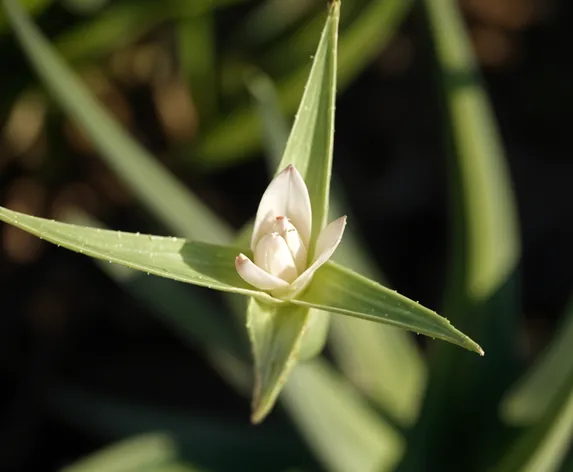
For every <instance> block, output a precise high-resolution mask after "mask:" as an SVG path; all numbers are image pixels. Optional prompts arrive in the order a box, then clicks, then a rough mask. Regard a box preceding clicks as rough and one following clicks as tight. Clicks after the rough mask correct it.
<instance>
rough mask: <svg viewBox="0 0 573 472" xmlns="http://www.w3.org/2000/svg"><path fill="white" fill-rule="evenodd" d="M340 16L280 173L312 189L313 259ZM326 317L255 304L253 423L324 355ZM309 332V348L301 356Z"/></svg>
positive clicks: (325, 41) (326, 168)
mask: <svg viewBox="0 0 573 472" xmlns="http://www.w3.org/2000/svg"><path fill="white" fill-rule="evenodd" d="M339 15H340V2H339V1H338V0H337V1H334V2H333V3H332V4H331V6H330V7H329V12H328V16H327V19H326V24H325V26H324V30H323V32H322V36H321V38H320V42H319V44H318V48H317V50H316V54H315V56H314V61H313V64H312V68H311V71H310V75H309V78H308V82H307V84H306V87H305V91H304V93H303V97H302V100H301V103H300V106H299V111H298V113H297V117H296V119H295V122H294V125H293V128H292V130H291V133H290V135H289V138H288V141H287V144H286V148H285V151H284V154H283V157H282V159H281V162H280V164H279V166H278V169H277V173H278V172H280V171H281V170H283V169H284V168H285V167H286V166H288V165H290V164H292V165H294V166H295V167H296V168H297V169H298V171H299V172H300V173H301V175H302V177H303V178H304V180H305V182H306V185H307V187H308V190H309V195H310V201H311V205H312V217H313V220H312V237H311V243H310V244H311V245H310V248H309V258H312V251H313V249H314V242H315V241H316V239H317V237H318V234H319V233H320V230H321V229H322V228H323V227H324V226H325V221H326V217H327V214H328V199H329V193H330V174H331V168H332V146H333V139H334V100H335V95H336V44H337V40H338V38H337V32H338V20H339ZM328 316H329V315H328V313H319V312H316V311H315V310H309V309H308V308H300V307H293V306H292V305H290V306H287V307H278V306H264V305H262V304H261V303H259V302H256V301H251V303H250V305H249V310H248V317H247V328H248V330H249V337H250V339H251V344H252V346H253V353H254V357H255V379H256V381H255V390H254V394H253V421H254V422H259V421H261V420H262V419H263V418H264V416H265V415H266V414H267V413H268V412H269V411H270V409H271V407H272V406H273V404H274V402H275V401H276V398H277V396H278V394H279V392H280V390H281V388H282V386H283V384H284V382H285V379H286V377H287V375H288V374H289V373H290V371H291V370H292V367H293V366H294V363H295V360H296V359H298V358H299V357H300V356H301V354H302V355H304V356H305V357H309V356H312V355H316V354H317V353H318V352H320V350H321V349H322V347H323V346H324V342H325V339H326V332H327V329H328ZM311 321H312V323H310V322H311ZM309 325H310V326H309ZM307 329H308V333H307V336H308V338H307V339H306V340H305V346H306V349H304V350H303V351H302V352H301V347H302V342H301V341H302V339H303V334H304V333H305V331H307ZM307 336H305V337H307Z"/></svg>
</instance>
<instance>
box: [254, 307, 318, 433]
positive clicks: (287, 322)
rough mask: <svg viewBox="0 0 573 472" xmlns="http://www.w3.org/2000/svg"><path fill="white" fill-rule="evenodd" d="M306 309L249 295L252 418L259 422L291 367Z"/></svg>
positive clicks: (298, 343) (295, 354)
mask: <svg viewBox="0 0 573 472" xmlns="http://www.w3.org/2000/svg"><path fill="white" fill-rule="evenodd" d="M308 311H309V310H308V308H306V307H297V306H293V305H279V306H277V305H268V304H265V303H261V302H260V301H258V300H256V299H254V298H251V299H250V301H249V307H248V309H247V329H248V332H249V337H250V339H251V345H252V348H253V357H254V360H255V385H254V389H253V406H252V416H251V421H252V422H253V423H260V422H261V421H262V420H263V419H264V418H265V417H266V416H267V414H268V413H269V412H270V411H271V409H272V407H273V406H274V404H275V402H276V400H277V397H278V395H279V393H280V391H281V390H282V388H283V386H284V383H285V382H286V379H287V378H288V376H289V374H290V373H291V371H292V369H293V368H294V366H295V364H296V360H297V353H298V351H299V349H300V345H301V341H302V337H303V334H304V328H305V326H306V324H307V319H308Z"/></svg>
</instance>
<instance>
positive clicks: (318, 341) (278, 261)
mask: <svg viewBox="0 0 573 472" xmlns="http://www.w3.org/2000/svg"><path fill="white" fill-rule="evenodd" d="M3 4H4V7H5V11H6V13H7V16H8V18H9V19H10V21H11V23H12V24H13V25H14V27H15V32H16V34H17V36H18V38H19V40H20V42H21V43H22V46H23V48H24V49H25V51H26V53H27V54H28V57H29V58H30V60H31V61H32V63H33V65H34V66H35V68H36V70H37V71H38V73H39V74H40V75H41V76H42V78H43V79H44V80H45V81H46V82H47V83H49V84H51V90H52V92H53V93H54V94H55V95H56V96H57V97H59V99H60V101H61V102H62V103H63V104H64V105H65V106H66V109H67V110H69V111H70V112H71V113H72V115H73V116H74V117H75V118H76V119H77V121H78V122H79V124H80V125H81V126H82V127H83V128H84V129H86V130H88V131H89V133H90V135H91V136H92V137H93V136H96V137H98V139H97V140H96V142H97V143H99V144H98V146H99V149H100V151H101V152H102V153H103V154H107V155H116V156H117V155H120V154H122V153H124V154H126V155H127V154H130V152H129V151H133V149H134V146H133V144H130V143H128V140H127V139H126V138H124V137H123V136H121V135H120V134H119V133H118V132H117V129H116V128H114V125H112V124H110V120H108V119H99V120H92V119H90V117H89V115H88V113H87V112H86V110H87V109H88V108H90V107H91V108H96V109H97V104H94V103H93V102H92V101H90V100H91V99H90V98H89V97H87V94H86V92H85V90H84V89H83V86H82V84H81V83H80V82H78V81H77V79H76V78H75V77H74V76H73V74H72V73H71V72H70V71H69V70H67V68H66V65H65V64H64V63H63V62H62V61H61V59H60V58H59V57H58V56H57V54H56V53H55V52H54V51H53V50H52V49H50V47H49V46H47V45H46V43H45V40H44V39H43V38H42V37H41V34H40V32H39V31H38V30H37V28H35V27H34V25H33V24H32V23H31V22H30V21H29V19H28V18H27V17H26V16H25V15H24V14H23V12H22V11H21V9H20V8H19V7H18V5H17V2H14V1H12V0H3ZM339 11H340V2H339V0H334V1H332V2H330V5H329V11H328V16H327V19H326V24H325V27H324V29H323V32H322V36H321V39H320V42H319V45H318V49H317V51H316V54H315V56H314V60H313V64H312V68H311V71H310V75H309V78H308V81H307V83H306V87H305V91H304V94H303V97H302V100H301V103H300V106H299V111H298V113H297V116H296V119H295V122H294V125H293V127H292V130H291V133H290V135H289V139H288V142H287V145H286V148H285V150H284V153H283V156H282V159H281V162H280V164H279V166H278V170H277V174H276V175H275V177H274V179H273V180H272V182H271V183H270V185H269V186H268V188H267V190H266V192H265V193H264V194H263V196H262V199H261V202H260V205H259V208H258V211H257V215H256V218H255V222H254V225H253V230H252V233H250V248H248V247H244V246H249V244H248V242H247V243H246V244H244V245H243V244H242V243H241V242H239V243H237V245H236V246H223V245H215V244H207V243H201V242H195V241H189V240H186V239H181V238H175V237H160V236H150V235H142V234H139V233H137V234H132V233H124V232H118V231H108V230H101V229H97V228H90V227H85V226H78V225H70V224H66V223H60V222H56V221H52V220H46V219H42V218H38V217H34V216H29V215H25V214H23V213H19V212H16V211H12V210H8V209H6V208H2V207H0V219H1V220H3V221H4V222H6V223H8V224H11V225H14V226H16V227H18V228H21V229H23V230H24V231H27V232H29V233H32V234H35V235H37V236H39V237H41V238H43V239H45V240H47V241H50V242H52V243H54V244H57V245H60V246H62V247H65V248H68V249H71V250H73V251H76V252H78V253H81V254H84V255H87V256H91V257H94V258H98V259H103V260H106V261H109V262H113V263H117V264H122V265H124V266H127V267H130V268H133V269H137V270H140V271H144V272H146V273H149V274H154V275H157V276H162V277H166V278H170V279H173V280H177V281H181V282H186V283H190V284H195V285H198V286H202V287H207V288H209V289H213V290H220V291H223V292H231V293H236V294H241V295H244V296H246V297H248V299H249V303H248V307H247V318H246V319H247V323H246V324H247V330H248V333H249V338H250V341H251V346H252V352H253V358H254V364H255V365H254V370H255V376H254V377H255V386H254V393H253V415H252V420H253V421H254V422H259V421H261V420H262V419H263V418H264V417H265V416H266V415H267V414H268V412H269V411H270V410H271V408H272V406H273V405H274V403H275V402H276V399H277V397H278V395H279V393H280V391H281V389H282V386H283V385H284V383H285V382H286V381H287V378H288V374H289V373H290V371H291V370H292V369H293V368H294V366H295V365H296V362H297V361H303V360H305V359H308V358H310V357H312V356H313V355H316V354H317V353H318V352H320V350H321V349H322V347H323V345H324V341H325V338H326V333H327V326H328V321H329V314H330V313H334V314H336V315H337V316H351V317H357V318H362V319H366V320H370V321H373V322H378V323H385V324H388V325H391V326H394V327H399V328H403V329H407V330H411V331H413V332H415V333H419V334H424V335H427V336H430V337H432V338H438V339H442V340H445V341H448V342H450V343H454V344H457V345H459V346H462V347H464V348H466V349H469V350H472V351H475V352H477V353H479V354H482V355H483V351H482V349H481V348H480V347H479V346H478V345H477V344H476V343H475V342H474V341H472V340H471V339H470V338H469V337H468V336H466V335H465V334H463V333H461V332H460V331H458V330H457V329H456V328H454V327H453V326H452V325H451V324H450V323H449V322H448V320H446V319H445V318H442V317H440V316H439V315H438V314H436V313H435V312H433V311H432V310H429V309H427V308H425V307H423V306H422V305H420V304H418V303H416V302H414V301H412V300H409V299H408V298H406V297H404V296H401V295H399V294H398V293H396V292H395V291H394V290H390V289H388V288H386V287H384V286H382V285H380V284H378V283H376V282H374V281H372V280H370V279H368V278H366V277H363V276H361V275H359V274H357V273H355V272H353V271H351V270H350V269H347V268H345V267H342V266H340V265H339V264H337V263H335V262H333V261H331V260H329V259H330V258H331V256H332V255H333V253H334V252H335V250H336V248H337V246H338V245H339V244H342V245H344V240H343V238H342V236H343V232H344V228H345V225H346V218H345V217H340V218H338V219H335V220H334V221H332V222H331V223H330V224H328V225H327V224H326V222H327V216H328V203H329V193H330V180H331V167H332V148H333V136H334V101H335V90H336V55H337V34H338V19H339ZM53 71H56V72H53ZM51 73H53V74H54V75H52V76H49V74H51ZM56 78H57V80H56ZM98 116H99V117H101V116H103V112H99V115H98ZM106 132H107V135H106ZM108 135H109V136H111V137H112V138H113V139H107V138H108V137H109V136H108ZM114 143H116V144H114ZM114 145H117V146H118V147H119V148H120V149H116V148H114V147H113V146H114ZM120 151H121V152H120ZM118 153H119V154H118ZM111 164H112V165H117V166H118V168H119V166H120V165H121V162H120V161H118V160H117V159H116V160H113V161H111ZM148 167H149V166H148ZM149 168H151V167H149ZM140 171H141V172H143V170H140ZM161 172H163V171H162V170H161V171H160V170H157V171H156V172H151V173H150V174H149V175H147V174H146V175H139V176H138V178H140V180H154V179H156V178H157V179H158V178H161ZM135 180H136V178H135V177H134V181H135ZM173 192H175V193H177V192H179V193H180V194H183V192H182V191H181V190H180V189H175V190H173ZM140 198H141V199H142V201H144V202H146V203H147V204H148V205H149V206H150V207H152V208H159V204H156V203H157V202H156V200H155V199H154V196H153V195H151V196H149V195H140ZM158 198H159V197H158ZM154 205H156V206H155V207H154ZM164 208H167V209H168V210H171V209H170V208H169V207H164ZM166 211H167V210H166ZM169 218H170V221H175V222H177V215H176V214H173V212H171V213H170V214H169ZM351 224H352V223H351ZM190 316H192V315H191V314H190Z"/></svg>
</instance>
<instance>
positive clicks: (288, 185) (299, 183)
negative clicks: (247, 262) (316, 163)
mask: <svg viewBox="0 0 573 472" xmlns="http://www.w3.org/2000/svg"><path fill="white" fill-rule="evenodd" d="M277 216H286V217H287V218H289V219H290V220H291V222H292V224H293V225H294V226H295V227H296V228H297V230H298V232H299V233H300V236H301V238H302V240H303V241H304V244H305V245H306V246H308V242H309V240H310V230H311V224H312V210H311V208H310V197H309V196H308V189H307V188H306V184H305V183H304V180H303V179H302V177H301V175H300V174H299V172H298V170H296V169H295V168H294V166H292V165H289V166H288V167H287V168H286V169H284V170H283V171H282V172H280V173H279V174H278V175H277V176H276V177H275V178H274V179H273V180H272V182H271V183H270V184H269V186H268V187H267V189H266V190H265V193H264V194H263V196H262V198H261V203H259V208H258V210H257V216H256V218H255V227H254V229H253V236H252V237H251V249H252V250H253V251H254V250H255V247H254V246H255V245H256V243H257V241H258V240H259V239H260V238H261V237H262V236H263V234H265V233H269V232H270V231H271V228H272V226H273V225H274V223H275V219H276V217H277Z"/></svg>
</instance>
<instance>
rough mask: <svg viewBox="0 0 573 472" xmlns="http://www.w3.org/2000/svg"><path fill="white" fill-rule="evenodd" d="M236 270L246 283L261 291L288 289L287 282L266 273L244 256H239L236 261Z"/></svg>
mask: <svg viewBox="0 0 573 472" xmlns="http://www.w3.org/2000/svg"><path fill="white" fill-rule="evenodd" d="M235 268H236V269H237V272H238V273H239V275H240V276H241V278H242V279H243V280H244V281H245V282H247V283H249V284H251V285H253V286H255V287H256V288H258V289H259V290H275V289H277V288H280V287H288V283H287V282H285V281H284V280H281V279H279V278H278V277H274V276H272V275H271V274H269V273H268V272H265V271H264V270H263V269H261V268H260V267H258V266H257V265H255V263H254V262H253V261H251V260H250V259H249V258H248V257H247V256H245V255H244V254H239V255H238V256H237V258H236V259H235Z"/></svg>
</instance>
